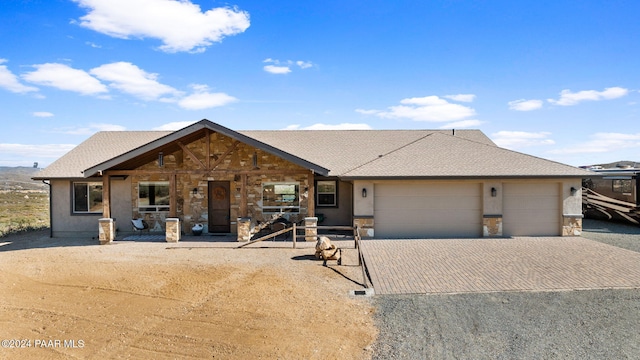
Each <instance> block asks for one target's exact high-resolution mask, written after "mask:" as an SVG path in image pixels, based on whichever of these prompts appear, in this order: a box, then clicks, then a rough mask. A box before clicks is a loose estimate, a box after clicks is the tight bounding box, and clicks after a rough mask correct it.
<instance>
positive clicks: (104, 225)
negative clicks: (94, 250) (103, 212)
mask: <svg viewBox="0 0 640 360" xmlns="http://www.w3.org/2000/svg"><path fill="white" fill-rule="evenodd" d="M115 238H116V222H115V220H113V219H111V218H102V219H98V239H99V240H100V245H105V244H111V242H112V241H113V240H114V239H115Z"/></svg>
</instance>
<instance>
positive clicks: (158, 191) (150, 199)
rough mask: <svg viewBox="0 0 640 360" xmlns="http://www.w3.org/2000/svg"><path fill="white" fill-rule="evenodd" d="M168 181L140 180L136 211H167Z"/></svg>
mask: <svg viewBox="0 0 640 360" xmlns="http://www.w3.org/2000/svg"><path fill="white" fill-rule="evenodd" d="M168 210H169V182H168V181H158V182H149V181H147V182H144V181H143V182H140V184H138V211H168Z"/></svg>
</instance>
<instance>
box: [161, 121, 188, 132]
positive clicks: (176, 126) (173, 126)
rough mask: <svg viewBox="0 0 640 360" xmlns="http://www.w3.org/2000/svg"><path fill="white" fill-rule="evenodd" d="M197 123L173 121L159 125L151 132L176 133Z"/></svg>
mask: <svg viewBox="0 0 640 360" xmlns="http://www.w3.org/2000/svg"><path fill="white" fill-rule="evenodd" d="M196 122H197V121H175V122H170V123H167V124H163V125H160V126H158V127H155V128H153V129H152V130H157V131H176V130H180V129H183V128H186V127H187V126H189V125H192V124H195V123H196Z"/></svg>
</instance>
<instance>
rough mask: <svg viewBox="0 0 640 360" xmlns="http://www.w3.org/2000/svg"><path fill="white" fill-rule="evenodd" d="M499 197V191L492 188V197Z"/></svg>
mask: <svg viewBox="0 0 640 360" xmlns="http://www.w3.org/2000/svg"><path fill="white" fill-rule="evenodd" d="M497 195H498V190H497V189H496V188H494V187H492V188H491V197H496V196H497Z"/></svg>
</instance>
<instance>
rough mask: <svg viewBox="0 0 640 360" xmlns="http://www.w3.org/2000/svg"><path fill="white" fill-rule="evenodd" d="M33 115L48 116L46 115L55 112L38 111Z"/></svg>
mask: <svg viewBox="0 0 640 360" xmlns="http://www.w3.org/2000/svg"><path fill="white" fill-rule="evenodd" d="M32 115H33V116H35V117H41V118H46V117H52V116H53V113H50V112H48V111H36V112H34V113H33V114H32Z"/></svg>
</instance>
